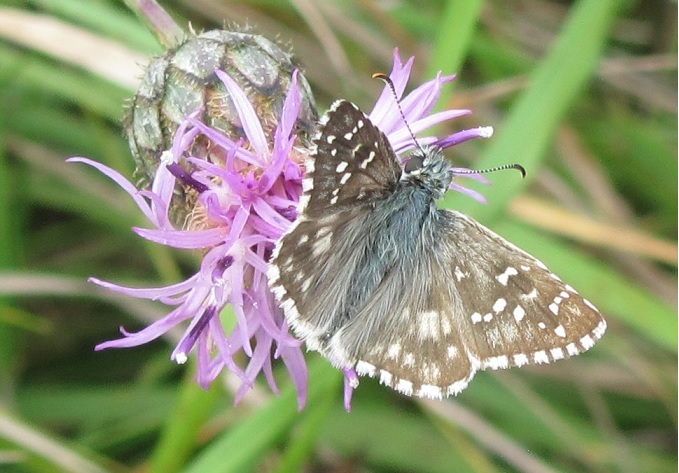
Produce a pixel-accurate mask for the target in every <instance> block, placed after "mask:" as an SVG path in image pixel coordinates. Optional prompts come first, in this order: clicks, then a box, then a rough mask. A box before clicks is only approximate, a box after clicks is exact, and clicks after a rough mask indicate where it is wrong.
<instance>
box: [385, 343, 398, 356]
mask: <svg viewBox="0 0 679 473" xmlns="http://www.w3.org/2000/svg"><path fill="white" fill-rule="evenodd" d="M400 353H401V344H400V343H392V344H391V345H389V348H388V349H387V358H388V359H391V360H395V359H396V358H398V355H399V354H400Z"/></svg>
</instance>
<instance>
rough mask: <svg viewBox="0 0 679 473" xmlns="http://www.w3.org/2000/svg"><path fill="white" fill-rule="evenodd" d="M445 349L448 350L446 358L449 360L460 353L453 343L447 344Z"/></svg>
mask: <svg viewBox="0 0 679 473" xmlns="http://www.w3.org/2000/svg"><path fill="white" fill-rule="evenodd" d="M446 351H447V352H448V358H450V359H451V360H452V359H454V358H457V356H458V355H459V353H460V350H458V349H457V347H456V346H455V345H449V346H448V349H447V350H446Z"/></svg>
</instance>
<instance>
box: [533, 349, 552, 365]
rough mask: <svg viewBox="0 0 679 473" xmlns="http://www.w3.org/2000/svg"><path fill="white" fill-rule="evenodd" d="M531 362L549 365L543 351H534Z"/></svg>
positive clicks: (545, 353)
mask: <svg viewBox="0 0 679 473" xmlns="http://www.w3.org/2000/svg"><path fill="white" fill-rule="evenodd" d="M533 361H535V363H536V364H538V365H540V364H543V363H549V356H547V352H546V351H544V350H540V351H536V352H535V353H533Z"/></svg>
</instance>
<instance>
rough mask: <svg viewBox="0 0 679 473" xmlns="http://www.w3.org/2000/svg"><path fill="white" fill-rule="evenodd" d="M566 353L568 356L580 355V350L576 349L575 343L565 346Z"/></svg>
mask: <svg viewBox="0 0 679 473" xmlns="http://www.w3.org/2000/svg"><path fill="white" fill-rule="evenodd" d="M566 351H567V352H568V355H569V356H575V355H577V354H578V353H580V350H579V349H578V346H577V345H576V344H575V343H569V344H568V345H566Z"/></svg>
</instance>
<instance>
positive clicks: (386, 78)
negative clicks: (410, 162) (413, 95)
mask: <svg viewBox="0 0 679 473" xmlns="http://www.w3.org/2000/svg"><path fill="white" fill-rule="evenodd" d="M372 78H373V79H380V80H381V81H383V82H384V83H385V84H387V87H389V90H391V94H392V95H393V96H394V101H396V106H397V107H398V111H399V113H400V114H401V118H402V119H403V123H405V125H406V128H407V129H408V132H409V133H410V136H411V137H412V138H413V141H414V142H415V144H416V145H417V147H418V148H419V149H420V151H422V152H423V153H424V149H422V146H421V145H420V142H419V141H417V138H415V133H413V130H412V129H411V128H410V124H409V123H408V120H407V119H406V115H405V113H403V109H402V108H401V102H400V101H399V99H398V94H397V93H396V87H394V82H393V81H392V80H391V78H390V77H389V76H388V75H386V74H383V73H381V72H376V73H374V74H373V75H372ZM505 169H516V170H517V171H519V172H520V173H521V177H524V178H525V177H526V169H525V168H524V167H523V166H521V165H520V164H505V165H502V166H498V167H495V168H491V169H481V170H478V171H477V170H474V169H465V170H456V171H455V174H488V173H491V172H496V171H504V170H505Z"/></svg>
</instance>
